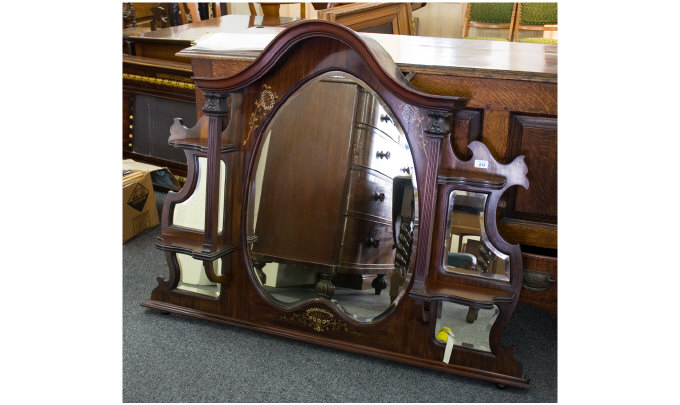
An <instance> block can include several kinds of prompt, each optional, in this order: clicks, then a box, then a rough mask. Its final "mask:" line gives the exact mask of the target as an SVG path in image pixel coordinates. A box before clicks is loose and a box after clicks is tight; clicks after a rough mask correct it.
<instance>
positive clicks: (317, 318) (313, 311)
mask: <svg viewBox="0 0 680 405" xmlns="http://www.w3.org/2000/svg"><path fill="white" fill-rule="evenodd" d="M281 319H286V320H296V321H298V322H300V323H302V324H303V325H305V326H307V327H309V328H312V329H313V330H314V331H316V332H326V331H336V330H343V331H345V332H349V333H353V334H355V335H358V333H357V332H355V331H354V330H351V329H350V328H349V325H348V324H347V323H346V322H343V321H341V320H338V319H335V315H333V313H331V312H330V311H328V310H327V309H324V308H319V307H312V308H308V309H306V310H305V311H304V312H303V313H293V314H290V316H286V315H282V316H281Z"/></svg>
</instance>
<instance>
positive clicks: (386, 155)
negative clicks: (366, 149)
mask: <svg viewBox="0 0 680 405" xmlns="http://www.w3.org/2000/svg"><path fill="white" fill-rule="evenodd" d="M375 156H376V157H377V158H378V159H383V158H384V159H389V158H390V152H389V151H387V152H383V151H380V152H378V153H376V154H375Z"/></svg>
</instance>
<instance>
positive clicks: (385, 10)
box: [317, 3, 422, 35]
mask: <svg viewBox="0 0 680 405" xmlns="http://www.w3.org/2000/svg"><path fill="white" fill-rule="evenodd" d="M416 4H419V5H421V4H422V3H416ZM317 16H318V18H319V19H320V20H327V21H335V22H337V23H338V24H342V25H344V26H346V27H349V28H351V29H353V30H355V31H362V32H377V33H383V34H397V35H414V33H415V28H414V27H413V14H412V8H411V3H349V4H343V5H340V6H337V7H331V8H327V9H324V10H317Z"/></svg>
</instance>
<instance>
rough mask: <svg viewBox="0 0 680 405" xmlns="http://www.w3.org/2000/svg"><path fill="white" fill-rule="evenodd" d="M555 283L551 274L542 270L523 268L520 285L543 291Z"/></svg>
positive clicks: (531, 289)
mask: <svg viewBox="0 0 680 405" xmlns="http://www.w3.org/2000/svg"><path fill="white" fill-rule="evenodd" d="M553 284H555V279H554V278H553V276H552V274H550V273H546V272H544V271H538V270H530V269H524V277H523V282H522V287H524V288H526V289H527V290H529V291H545V290H547V289H548V288H550V287H552V285H553Z"/></svg>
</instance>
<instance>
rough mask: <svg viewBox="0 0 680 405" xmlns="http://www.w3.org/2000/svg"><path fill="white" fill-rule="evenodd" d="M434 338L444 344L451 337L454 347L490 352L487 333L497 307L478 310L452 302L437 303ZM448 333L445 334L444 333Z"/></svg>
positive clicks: (496, 312)
mask: <svg viewBox="0 0 680 405" xmlns="http://www.w3.org/2000/svg"><path fill="white" fill-rule="evenodd" d="M439 305H440V307H439V308H438V310H437V323H436V327H435V338H436V339H437V340H439V341H442V342H446V340H447V339H450V338H451V335H453V339H454V342H453V344H454V345H455V346H463V347H468V348H470V349H477V350H483V351H486V352H490V351H491V349H490V347H489V346H490V345H489V333H490V332H491V327H492V326H493V324H494V322H496V318H498V307H497V306H495V305H494V306H493V309H479V308H473V307H468V306H466V305H460V304H455V303H453V302H441V301H440V302H439ZM447 331H448V332H450V334H449V333H446V332H447Z"/></svg>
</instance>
